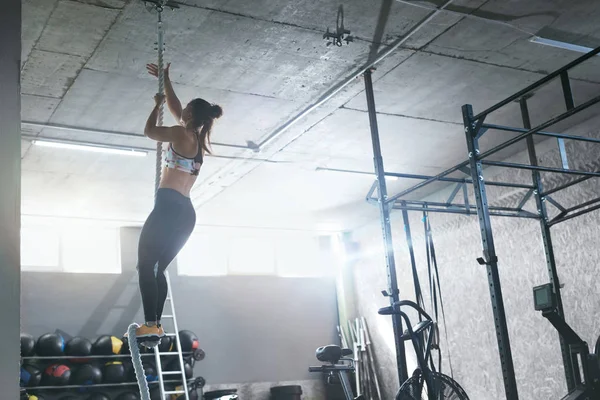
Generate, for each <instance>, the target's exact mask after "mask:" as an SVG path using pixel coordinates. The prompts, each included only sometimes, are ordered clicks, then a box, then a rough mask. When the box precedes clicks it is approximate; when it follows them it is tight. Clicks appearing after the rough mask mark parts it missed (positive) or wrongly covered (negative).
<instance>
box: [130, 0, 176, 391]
mask: <svg viewBox="0 0 600 400" xmlns="http://www.w3.org/2000/svg"><path fill="white" fill-rule="evenodd" d="M166 3H167V0H159V1H157V2H156V4H155V9H156V11H157V14H158V24H157V27H158V42H157V50H158V93H159V94H161V95H164V94H165V71H164V59H163V55H164V30H163V23H162V11H163V6H164V5H165V4H166ZM164 109H165V106H164V102H163V103H161V105H160V107H159V110H158V117H157V122H156V124H157V126H162V124H163V116H164ZM162 150H163V144H162V142H158V143H157V144H156V176H155V180H154V196H155V197H154V198H155V199H156V193H157V192H158V187H159V186H160V179H161V173H162ZM137 328H139V325H138V324H136V323H133V324H131V325H129V328H128V329H127V336H128V338H129V349H130V352H131V361H132V363H133V369H134V371H135V377H136V380H137V383H138V386H139V389H140V396H141V400H151V399H150V389H149V387H148V381H147V380H146V375H145V373H144V365H143V364H142V355H141V354H140V348H139V346H138V342H137V337H136V336H135V331H136V329H137ZM161 395H162V393H161Z"/></svg>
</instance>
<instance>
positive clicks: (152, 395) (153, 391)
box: [150, 385, 163, 400]
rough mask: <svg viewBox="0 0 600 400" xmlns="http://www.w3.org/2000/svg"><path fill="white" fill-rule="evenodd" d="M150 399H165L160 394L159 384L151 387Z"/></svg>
mask: <svg viewBox="0 0 600 400" xmlns="http://www.w3.org/2000/svg"><path fill="white" fill-rule="evenodd" d="M150 400H163V399H162V396H161V395H160V388H159V387H158V386H157V385H154V387H153V388H152V389H150Z"/></svg>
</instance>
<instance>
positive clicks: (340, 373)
mask: <svg viewBox="0 0 600 400" xmlns="http://www.w3.org/2000/svg"><path fill="white" fill-rule="evenodd" d="M351 355H352V350H350V349H342V348H341V347H339V346H335V345H329V346H322V347H319V348H318V349H317V360H319V361H321V362H325V363H327V364H323V365H319V366H317V367H308V371H309V372H321V373H324V374H326V375H327V383H328V384H331V383H333V382H334V381H335V379H336V378H337V379H339V381H340V383H341V385H342V390H343V391H344V396H345V397H346V400H364V399H365V398H364V396H362V395H360V396H358V397H354V394H353V393H352V386H351V385H350V379H348V372H354V360H353V359H352V358H350V357H349V356H351ZM340 361H341V363H340Z"/></svg>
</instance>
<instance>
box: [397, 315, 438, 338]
mask: <svg viewBox="0 0 600 400" xmlns="http://www.w3.org/2000/svg"><path fill="white" fill-rule="evenodd" d="M432 325H433V322H432V321H428V320H424V321H421V322H419V323H418V324H416V325H415V326H413V328H412V330H413V334H414V335H418V334H419V333H421V332H423V331H424V330H425V329H427V328H429V327H430V326H432ZM400 339H402V340H410V339H411V338H410V333H409V332H408V329H406V330H404V333H403V334H402V336H400Z"/></svg>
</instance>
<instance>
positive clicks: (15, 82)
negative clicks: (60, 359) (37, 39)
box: [0, 0, 21, 399]
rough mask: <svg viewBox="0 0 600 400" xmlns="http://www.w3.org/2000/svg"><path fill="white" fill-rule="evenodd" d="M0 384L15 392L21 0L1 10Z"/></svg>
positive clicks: (7, 393)
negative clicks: (0, 335)
mask: <svg viewBox="0 0 600 400" xmlns="http://www.w3.org/2000/svg"><path fill="white" fill-rule="evenodd" d="M0 32H1V34H0V36H2V40H1V41H0V55H1V56H0V89H1V92H2V94H1V99H2V101H1V102H0V160H2V168H0V182H1V183H2V189H1V190H0V304H2V309H1V311H0V319H1V320H2V324H3V328H2V340H0V354H2V357H1V361H0V388H2V393H1V395H0V398H1V399H16V398H18V396H19V394H18V393H19V343H20V341H19V339H18V337H19V306H20V301H19V296H20V290H19V289H20V285H19V282H20V265H21V264H20V256H19V229H20V215H21V208H20V204H21V201H20V199H21V138H20V135H21V127H20V120H21V98H20V95H19V94H20V90H19V89H20V85H19V81H20V66H21V62H20V59H21V40H20V38H21V2H20V1H19V0H10V1H8V2H5V3H4V4H3V5H2V12H1V13H0Z"/></svg>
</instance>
